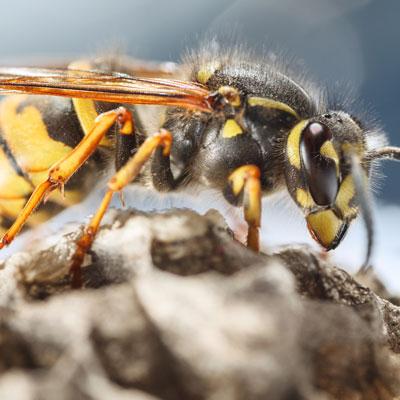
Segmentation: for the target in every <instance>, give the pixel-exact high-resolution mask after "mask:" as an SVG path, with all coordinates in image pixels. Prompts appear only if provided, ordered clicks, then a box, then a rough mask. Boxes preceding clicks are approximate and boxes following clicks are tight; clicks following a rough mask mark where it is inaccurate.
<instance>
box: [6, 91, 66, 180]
mask: <svg viewBox="0 0 400 400" xmlns="http://www.w3.org/2000/svg"><path fill="white" fill-rule="evenodd" d="M25 98H26V97H25V96H10V97H8V98H6V99H5V100H3V101H2V103H1V106H0V125H1V127H2V136H3V138H4V139H5V140H6V142H7V144H8V146H9V147H10V149H11V151H12V153H13V155H14V157H15V159H16V160H17V162H18V164H19V165H20V166H21V168H22V169H23V170H24V171H25V172H27V173H28V174H29V173H30V172H32V171H46V170H47V169H48V168H49V167H50V166H51V165H53V164H54V163H55V162H56V161H59V160H60V159H61V158H63V157H65V156H66V155H67V154H68V153H69V152H70V151H71V147H69V146H67V145H65V144H64V143H61V142H58V141H56V140H53V139H52V138H51V137H50V136H49V132H48V131H47V127H46V125H45V123H44V122H43V119H42V116H41V114H40V111H39V110H38V109H37V108H36V107H34V106H27V107H25V108H24V109H23V110H22V111H21V112H19V113H17V107H18V105H19V104H20V103H21V102H22V101H23V100H24V99H25Z"/></svg>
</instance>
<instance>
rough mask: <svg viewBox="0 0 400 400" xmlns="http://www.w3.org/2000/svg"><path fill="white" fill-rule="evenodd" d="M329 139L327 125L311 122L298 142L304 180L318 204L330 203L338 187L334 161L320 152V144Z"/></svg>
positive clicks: (329, 134) (333, 199) (329, 133)
mask: <svg viewBox="0 0 400 400" xmlns="http://www.w3.org/2000/svg"><path fill="white" fill-rule="evenodd" d="M331 139H332V133H331V131H330V130H329V128H328V127H327V126H325V125H323V124H321V123H319V122H311V123H310V124H308V125H307V126H306V128H305V129H304V130H303V135H302V138H301V142H300V154H301V160H302V163H303V170H304V173H305V178H306V182H307V185H308V188H309V191H310V193H311V196H312V198H313V199H314V201H315V203H316V204H318V205H320V206H328V205H330V204H332V203H333V202H334V201H335V198H336V194H337V192H338V188H339V183H338V178H337V175H336V164H335V161H334V160H333V159H332V158H328V157H326V156H324V155H323V154H321V147H322V145H323V144H324V143H325V142H327V141H329V140H331Z"/></svg>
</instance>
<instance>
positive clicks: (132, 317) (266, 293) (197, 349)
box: [0, 210, 400, 400]
mask: <svg viewBox="0 0 400 400" xmlns="http://www.w3.org/2000/svg"><path fill="white" fill-rule="evenodd" d="M79 229H81V228H80V227H77V228H76V232H75V233H73V234H70V235H67V236H65V237H64V238H63V239H62V240H61V241H59V242H58V243H57V244H56V245H55V246H50V247H47V248H46V245H44V247H45V248H44V250H40V251H37V252H31V253H29V254H28V253H18V254H15V255H13V256H12V257H11V258H10V259H9V260H8V261H7V262H5V263H4V264H3V266H2V269H1V270H0V398H2V399H51V400H57V399H72V398H73V399H82V400H83V399H96V400H101V399H117V400H118V399H143V400H145V399H147V400H150V399H170V400H173V399H213V400H214V399H218V400H219V399H222V400H224V399H269V400H275V399H277V400H278V399H282V400H283V399H286V400H289V399H290V400H294V399H307V400H310V399H321V400H322V399H341V400H345V399H371V400H372V399H373V400H376V399H382V400H386V399H394V398H395V396H396V395H397V396H398V395H399V393H400V387H399V386H400V378H399V376H400V362H399V356H398V353H399V352H400V333H399V326H400V307H398V306H396V305H394V304H393V303H391V302H390V301H388V300H385V299H383V298H382V297H379V296H378V295H377V294H375V293H374V292H373V291H372V290H371V289H368V288H367V287H366V286H363V285H362V284H360V283H358V282H357V281H356V280H355V279H353V278H352V277H350V276H349V275H348V274H347V273H346V272H344V271H342V270H341V269H339V268H336V267H334V266H332V265H329V264H328V263H325V262H323V261H322V260H321V259H320V258H319V257H318V255H316V254H315V253H312V252H311V251H309V250H308V249H307V248H304V247H287V248H285V249H281V250H279V251H277V252H276V254H275V255H256V254H255V253H252V252H250V251H248V250H247V249H245V248H244V247H243V246H241V245H240V244H238V243H237V242H235V241H234V240H233V239H232V237H231V235H230V233H229V231H228V230H227V228H226V226H225V225H224V221H223V220H222V218H221V217H219V215H217V214H216V213H214V212H210V213H208V214H207V215H206V216H200V215H198V214H196V213H195V212H192V211H176V210H173V211H170V212H167V213H162V214H146V213H138V212H135V211H118V212H117V211H110V212H109V214H108V216H107V220H106V224H105V226H104V227H103V228H102V230H101V231H100V233H99V235H98V237H97V239H96V242H95V244H94V246H93V251H92V252H91V255H90V257H88V259H87V260H86V267H85V268H84V282H85V285H84V286H85V287H84V288H83V289H81V290H71V289H70V287H69V275H68V265H69V262H70V257H71V256H72V254H73V250H74V238H75V237H76V236H77V235H78V234H79ZM363 278H364V279H367V278H369V277H366V276H364V277H363ZM376 287H378V286H376ZM379 292H380V293H381V294H382V293H384V292H383V289H382V288H379Z"/></svg>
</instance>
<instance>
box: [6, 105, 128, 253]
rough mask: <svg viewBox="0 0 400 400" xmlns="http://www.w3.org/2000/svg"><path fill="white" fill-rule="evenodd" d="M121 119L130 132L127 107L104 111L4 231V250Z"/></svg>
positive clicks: (50, 171)
mask: <svg viewBox="0 0 400 400" xmlns="http://www.w3.org/2000/svg"><path fill="white" fill-rule="evenodd" d="M116 121H118V123H119V124H120V126H121V130H122V131H123V132H124V133H125V134H127V132H128V131H129V129H130V128H131V127H132V117H131V114H130V113H129V112H128V111H127V110H126V109H125V108H123V107H120V108H118V109H116V110H112V111H108V112H106V113H104V114H100V115H99V116H98V117H97V119H96V122H95V125H94V127H93V129H92V130H91V131H90V132H89V133H88V134H87V135H86V136H85V137H84V138H83V139H82V140H81V142H80V143H79V144H78V145H77V146H76V147H75V148H74V149H73V150H72V151H71V152H70V153H69V154H68V155H67V156H66V157H65V158H63V159H62V160H61V161H59V162H57V163H56V164H54V165H53V166H52V167H51V168H50V169H49V175H48V178H47V180H46V181H44V182H42V183H41V184H40V185H39V186H37V187H36V188H35V190H34V191H33V193H32V194H31V197H30V198H29V200H28V201H27V203H26V204H25V207H24V208H23V210H22V211H21V213H20V214H19V215H18V218H17V219H16V220H15V222H14V223H13V225H12V226H11V227H10V229H9V230H8V231H7V232H6V233H5V234H4V236H3V238H2V239H1V242H0V249H1V248H3V247H5V246H7V245H8V244H10V243H11V242H12V241H13V240H14V238H15V236H16V235H17V234H18V232H19V231H20V230H21V228H22V226H23V225H24V223H25V222H26V220H27V219H28V218H29V216H30V215H31V214H32V212H33V211H34V210H35V208H36V207H37V206H38V205H39V204H40V203H41V201H42V200H43V199H44V198H46V197H47V196H48V195H49V194H50V192H52V191H53V190H55V189H57V188H59V189H60V190H63V188H64V185H65V183H66V182H67V181H68V179H69V178H71V176H72V175H73V174H74V173H75V172H76V171H77V170H78V169H79V167H81V165H82V164H83V163H84V162H85V161H86V160H87V159H88V158H89V157H90V155H91V154H93V152H94V151H95V150H96V148H97V146H98V144H99V143H100V142H101V140H102V139H103V137H104V136H105V134H106V133H107V131H108V130H109V129H110V128H111V126H112V125H113V124H114V123H115V122H116Z"/></svg>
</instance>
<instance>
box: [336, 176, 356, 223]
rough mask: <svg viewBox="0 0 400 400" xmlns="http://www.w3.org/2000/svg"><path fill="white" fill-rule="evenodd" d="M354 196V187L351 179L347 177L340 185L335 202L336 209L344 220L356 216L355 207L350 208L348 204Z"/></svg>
mask: <svg viewBox="0 0 400 400" xmlns="http://www.w3.org/2000/svg"><path fill="white" fill-rule="evenodd" d="M355 194H356V190H355V187H354V182H353V178H352V177H351V176H350V175H348V176H346V178H344V180H343V182H342V183H341V185H340V187H339V192H338V194H337V196H336V201H335V205H336V207H337V208H338V209H339V210H340V212H341V213H342V214H343V216H344V217H345V218H352V217H355V216H356V214H357V207H352V206H350V202H351V200H352V199H353V198H354V196H355Z"/></svg>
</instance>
